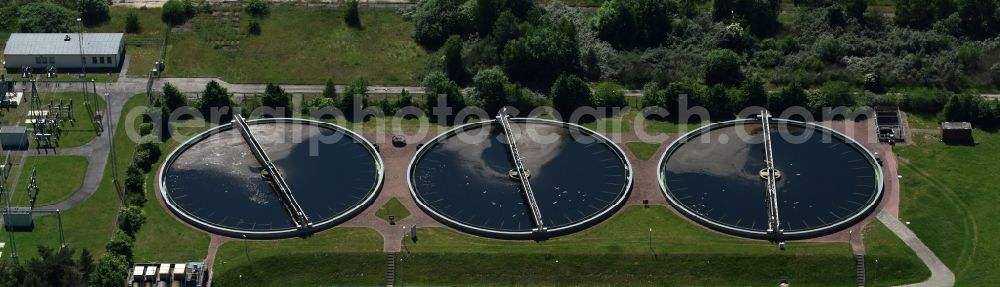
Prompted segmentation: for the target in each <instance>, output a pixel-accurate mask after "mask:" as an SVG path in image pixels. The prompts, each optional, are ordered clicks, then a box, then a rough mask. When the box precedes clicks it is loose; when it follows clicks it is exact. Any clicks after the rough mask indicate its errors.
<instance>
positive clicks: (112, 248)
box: [104, 230, 135, 263]
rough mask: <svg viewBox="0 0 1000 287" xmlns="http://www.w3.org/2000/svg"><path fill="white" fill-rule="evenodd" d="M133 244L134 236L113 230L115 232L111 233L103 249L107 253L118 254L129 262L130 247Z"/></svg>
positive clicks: (130, 257)
mask: <svg viewBox="0 0 1000 287" xmlns="http://www.w3.org/2000/svg"><path fill="white" fill-rule="evenodd" d="M134 245H135V238H132V236H130V235H128V234H126V233H125V232H123V231H121V230H115V233H114V234H113V235H111V240H110V241H108V243H107V245H105V246H104V249H105V250H106V251H107V252H108V253H109V254H115V255H120V256H122V257H124V258H125V260H126V261H128V262H129V263H131V262H132V247H133V246H134Z"/></svg>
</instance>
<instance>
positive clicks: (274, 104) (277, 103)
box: [260, 83, 292, 116]
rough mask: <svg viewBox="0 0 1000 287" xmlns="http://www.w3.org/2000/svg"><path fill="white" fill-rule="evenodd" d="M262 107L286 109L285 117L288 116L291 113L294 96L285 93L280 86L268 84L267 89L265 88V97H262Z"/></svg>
mask: <svg viewBox="0 0 1000 287" xmlns="http://www.w3.org/2000/svg"><path fill="white" fill-rule="evenodd" d="M260 100H261V106H265V107H270V108H273V109H276V110H277V109H284V112H285V115H284V116H288V115H289V114H288V113H290V112H291V110H290V109H289V105H290V103H291V100H292V95H291V94H289V93H287V92H285V90H284V89H282V88H281V87H280V86H278V85H275V84H271V83H268V84H267V87H265V88H264V95H263V96H261V98H260Z"/></svg>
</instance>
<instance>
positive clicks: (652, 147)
mask: <svg viewBox="0 0 1000 287" xmlns="http://www.w3.org/2000/svg"><path fill="white" fill-rule="evenodd" d="M625 146H626V147H628V150H629V151H631V152H632V155H634V156H635V158H637V159H639V160H649V158H651V157H653V154H655V153H656V150H657V149H659V148H660V144H658V143H647V142H627V143H625Z"/></svg>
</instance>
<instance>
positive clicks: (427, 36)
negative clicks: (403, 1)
mask: <svg viewBox="0 0 1000 287" xmlns="http://www.w3.org/2000/svg"><path fill="white" fill-rule="evenodd" d="M464 2H465V1H464V0H423V1H420V2H417V8H416V11H414V13H413V39H414V40H416V41H417V43H420V45H423V46H424V47H428V48H432V49H434V48H437V47H440V46H441V44H444V41H445V40H447V39H448V37H449V36H451V35H454V34H463V33H464V32H465V29H466V27H467V26H468V25H467V23H469V19H468V18H467V17H466V16H465V15H463V14H462V13H461V12H460V11H459V9H458V8H459V7H460V6H462V3H464Z"/></svg>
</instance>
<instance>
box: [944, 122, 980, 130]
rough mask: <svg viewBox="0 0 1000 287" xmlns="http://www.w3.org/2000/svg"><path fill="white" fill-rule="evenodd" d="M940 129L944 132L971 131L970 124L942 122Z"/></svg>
mask: <svg viewBox="0 0 1000 287" xmlns="http://www.w3.org/2000/svg"><path fill="white" fill-rule="evenodd" d="M941 128H942V129H946V130H971V129H972V123H969V122H943V123H941Z"/></svg>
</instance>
